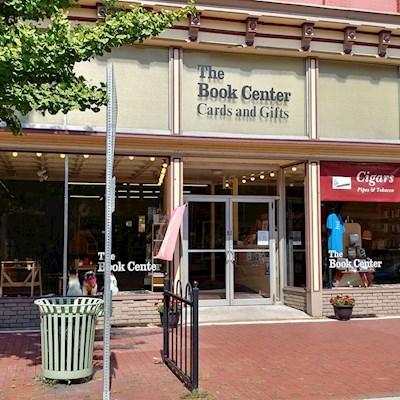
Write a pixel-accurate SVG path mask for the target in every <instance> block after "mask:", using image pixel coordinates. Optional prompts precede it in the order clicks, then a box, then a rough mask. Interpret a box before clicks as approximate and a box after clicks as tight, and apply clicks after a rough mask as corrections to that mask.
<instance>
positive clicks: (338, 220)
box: [326, 204, 346, 254]
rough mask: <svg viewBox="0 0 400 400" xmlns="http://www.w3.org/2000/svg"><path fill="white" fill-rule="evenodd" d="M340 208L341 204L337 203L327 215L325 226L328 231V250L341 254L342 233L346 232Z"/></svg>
mask: <svg viewBox="0 0 400 400" xmlns="http://www.w3.org/2000/svg"><path fill="white" fill-rule="evenodd" d="M341 209H342V205H341V204H338V205H337V206H336V208H335V209H334V210H332V212H331V213H330V214H329V215H328V218H327V220H326V228H327V231H328V251H336V252H337V253H341V254H343V234H344V233H345V232H346V228H345V227H344V223H343V218H342V216H341V215H340V212H341Z"/></svg>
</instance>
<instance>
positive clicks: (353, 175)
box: [321, 163, 400, 288]
mask: <svg viewBox="0 0 400 400" xmlns="http://www.w3.org/2000/svg"><path fill="white" fill-rule="evenodd" d="M399 172H400V166H399V165H396V164H354V163H353V164H350V163H349V164H346V163H344V164H341V165H340V166H338V165H337V164H334V163H321V200H322V203H321V222H322V232H321V236H322V251H323V267H324V268H323V280H324V286H325V287H328V288H331V287H369V286H372V285H379V284H396V283H400V223H399V220H400V198H399V176H400V175H399Z"/></svg>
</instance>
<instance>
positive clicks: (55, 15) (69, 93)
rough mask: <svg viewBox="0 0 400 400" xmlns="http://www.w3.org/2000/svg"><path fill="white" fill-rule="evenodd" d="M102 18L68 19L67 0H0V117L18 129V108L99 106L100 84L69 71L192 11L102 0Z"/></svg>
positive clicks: (70, 4) (102, 100) (54, 109)
mask: <svg viewBox="0 0 400 400" xmlns="http://www.w3.org/2000/svg"><path fill="white" fill-rule="evenodd" d="M104 3H105V6H106V11H107V12H106V17H105V19H103V20H101V21H99V22H97V23H96V24H78V25H77V24H71V23H70V21H69V20H68V14H67V11H66V10H67V9H68V8H70V7H74V6H77V4H76V3H75V2H74V1H73V0H0V120H1V121H3V122H5V123H6V124H7V126H8V127H9V129H10V130H11V131H12V132H14V133H20V132H21V122H20V120H19V118H18V113H20V114H22V115H26V114H27V113H29V112H30V111H33V110H36V111H41V112H42V113H43V114H45V113H46V112H49V113H50V114H56V113H58V112H60V111H61V112H63V113H67V112H69V111H71V110H81V111H84V110H88V109H90V110H93V111H99V110H100V107H101V106H103V105H104V104H106V102H107V99H106V92H105V85H104V84H101V85H99V86H94V85H91V84H90V83H89V82H87V81H86V79H85V78H84V77H83V76H78V75H76V73H75V72H74V66H75V64H76V63H79V62H82V61H90V60H91V59H93V58H94V57H95V56H101V55H103V54H104V53H105V52H109V51H111V49H112V48H114V47H118V46H122V45H126V44H132V43H141V42H143V41H144V40H145V39H148V38H151V37H155V36H157V35H159V34H160V33H161V32H162V31H163V30H165V29H167V28H169V27H171V26H172V24H173V23H174V22H175V21H177V20H179V19H181V18H182V17H185V16H187V15H188V14H190V13H193V12H194V7H193V5H192V4H189V5H188V6H187V7H185V8H182V9H179V10H162V11H161V12H153V11H149V10H146V9H143V8H141V7H133V8H131V9H130V10H121V9H119V8H118V7H117V3H116V1H115V0H106V1H105V2H104Z"/></svg>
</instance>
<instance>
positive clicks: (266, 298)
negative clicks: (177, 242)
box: [183, 195, 276, 305]
mask: <svg viewBox="0 0 400 400" xmlns="http://www.w3.org/2000/svg"><path fill="white" fill-rule="evenodd" d="M275 200H276V198H274V197H264V196H219V195H189V196H186V197H185V198H184V201H185V203H187V204H188V207H187V209H186V213H185V220H184V229H183V249H184V259H185V270H186V271H188V279H189V281H190V282H193V281H197V282H199V287H200V299H201V301H202V304H203V305H217V304H221V305H228V304H229V305H245V304H247V305H249V304H270V303H272V301H273V299H274V295H275V211H274V207H275V206H274V203H275Z"/></svg>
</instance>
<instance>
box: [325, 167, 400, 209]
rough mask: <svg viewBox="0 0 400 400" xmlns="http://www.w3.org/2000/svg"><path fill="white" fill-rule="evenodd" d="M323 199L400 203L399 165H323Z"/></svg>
mask: <svg viewBox="0 0 400 400" xmlns="http://www.w3.org/2000/svg"><path fill="white" fill-rule="evenodd" d="M320 174H321V188H320V189H321V200H328V201H329V200H331V201H365V202H379V203H380V202H383V203H384V202H386V203H396V202H400V164H373V163H340V162H321V168H320Z"/></svg>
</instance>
